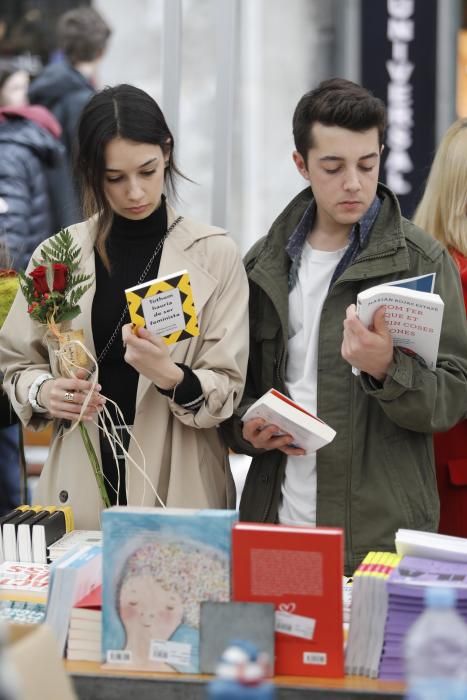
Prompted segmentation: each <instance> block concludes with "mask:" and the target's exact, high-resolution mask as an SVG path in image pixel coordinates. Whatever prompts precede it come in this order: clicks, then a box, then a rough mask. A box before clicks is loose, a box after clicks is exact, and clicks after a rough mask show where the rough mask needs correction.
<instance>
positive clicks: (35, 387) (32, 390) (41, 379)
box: [28, 372, 53, 413]
mask: <svg viewBox="0 0 467 700" xmlns="http://www.w3.org/2000/svg"><path fill="white" fill-rule="evenodd" d="M49 379H53V375H52V374H50V373H49V372H45V373H44V374H40V375H39V376H38V377H36V379H35V380H34V381H33V383H32V384H31V386H30V387H29V391H28V401H29V403H30V404H31V406H32V409H33V411H34V412H35V413H47V411H48V410H49V409H48V408H45V407H44V406H41V405H40V403H38V401H37V395H38V394H39V390H40V388H41V386H42V385H43V384H44V383H45V382H47V381H48V380H49Z"/></svg>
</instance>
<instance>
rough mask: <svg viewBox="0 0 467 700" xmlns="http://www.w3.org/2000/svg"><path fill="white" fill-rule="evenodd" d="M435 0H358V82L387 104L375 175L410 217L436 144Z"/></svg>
mask: <svg viewBox="0 0 467 700" xmlns="http://www.w3.org/2000/svg"><path fill="white" fill-rule="evenodd" d="M437 11H438V0H362V2H361V76H362V80H361V82H362V85H364V86H365V87H366V88H368V89H369V90H371V91H372V92H373V93H374V94H375V95H376V96H377V97H380V98H381V99H382V100H383V101H384V102H385V104H386V105H387V110H388V126H387V131H386V139H385V148H384V152H383V158H382V166H381V174H380V179H381V180H382V182H384V183H386V184H387V185H388V187H390V188H391V189H392V190H393V191H394V192H395V193H396V195H397V196H398V198H399V202H400V205H401V209H402V213H403V214H404V216H407V217H409V218H410V217H411V216H412V215H413V213H414V210H415V208H416V206H417V204H418V202H419V200H420V197H421V195H422V193H423V189H424V185H425V181H426V178H427V176H428V172H429V169H430V165H431V161H432V158H433V155H434V151H435V149H436V136H435V134H436V132H435V116H436V58H437V57H436V16H437Z"/></svg>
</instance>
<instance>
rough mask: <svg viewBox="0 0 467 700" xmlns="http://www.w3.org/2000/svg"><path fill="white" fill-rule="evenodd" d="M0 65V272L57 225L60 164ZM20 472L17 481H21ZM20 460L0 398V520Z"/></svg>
mask: <svg viewBox="0 0 467 700" xmlns="http://www.w3.org/2000/svg"><path fill="white" fill-rule="evenodd" d="M19 65H20V64H19V63H18V62H17V61H15V59H4V60H2V61H1V62H0V267H1V268H2V269H5V268H9V267H13V268H15V269H16V270H18V269H19V268H25V267H26V266H27V264H28V261H29V258H30V257H31V255H32V253H33V251H34V250H35V248H36V247H37V246H38V245H39V243H41V241H43V240H44V239H45V238H47V237H48V236H50V234H51V232H52V231H54V230H56V229H57V228H58V227H59V226H60V225H61V222H60V216H59V214H58V210H57V208H56V207H54V201H55V198H57V199H60V198H61V193H60V191H57V189H56V188H54V187H53V186H52V183H51V181H50V180H49V174H50V173H51V172H52V170H54V169H55V168H56V167H57V164H58V167H59V164H60V162H61V164H62V169H63V168H64V167H65V161H64V159H63V154H64V149H63V146H62V145H61V143H60V141H59V138H60V134H61V128H60V125H59V123H58V122H57V120H56V119H55V117H54V116H53V115H52V114H51V113H50V112H49V111H48V110H47V109H46V108H45V107H38V106H32V105H29V104H28V99H27V91H28V86H29V75H28V73H27V72H26V71H25V70H23V69H22V68H19V67H18V66H19ZM2 320H3V319H2ZM22 472H23V477H22V476H21V475H22ZM22 482H24V483H25V471H24V457H23V448H22V440H21V432H20V427H19V424H18V420H17V418H16V416H15V413H14V411H13V410H12V408H11V405H10V402H9V400H8V398H7V396H6V395H5V394H3V392H2V393H1V394H0V515H2V514H4V513H7V512H8V511H10V510H12V508H14V507H15V506H17V505H19V504H20V502H21V501H24V500H25V498H26V496H25V494H24V493H22V491H21V484H22Z"/></svg>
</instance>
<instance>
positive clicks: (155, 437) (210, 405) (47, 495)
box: [0, 85, 248, 529]
mask: <svg viewBox="0 0 467 700" xmlns="http://www.w3.org/2000/svg"><path fill="white" fill-rule="evenodd" d="M78 146H79V150H78V158H77V170H78V174H79V177H80V180H81V185H82V191H83V202H84V206H85V209H86V213H87V214H88V215H89V218H88V219H87V220H86V221H85V222H84V223H81V224H77V225H76V226H72V227H70V232H71V233H72V235H73V239H74V241H76V243H77V244H78V245H79V247H80V249H81V263H80V272H82V273H83V274H85V275H86V274H92V275H93V282H92V284H91V287H90V288H89V289H88V290H87V291H86V293H85V294H84V296H82V298H81V300H80V307H81V313H80V315H79V317H78V318H76V319H74V321H73V328H76V329H79V328H82V329H83V330H84V335H85V345H86V347H87V349H88V350H89V351H90V352H91V353H92V355H93V356H94V357H95V358H96V359H97V364H98V367H99V374H98V381H99V384H98V385H97V386H96V385H95V384H94V385H93V384H92V382H91V379H92V377H91V378H90V377H88V375H87V374H86V373H85V372H83V371H82V370H81V371H79V372H78V373H77V376H75V377H71V378H66V377H52V376H51V374H50V365H49V359H48V354H47V351H46V348H45V347H44V344H43V334H44V326H41V325H40V324H38V323H37V322H35V321H34V320H31V318H30V317H28V313H27V308H26V302H25V300H24V299H23V298H22V295H21V294H19V295H18V296H17V298H16V300H15V303H14V305H13V307H12V310H11V312H10V314H9V317H8V318H7V321H6V322H5V325H4V328H3V331H2V334H1V338H0V347H1V349H0V366H1V367H2V369H3V370H4V372H5V389H6V391H7V392H8V393H9V396H10V399H11V401H12V404H13V407H14V409H15V411H16V412H17V414H18V415H19V417H20V419H21V420H22V422H23V423H24V424H25V425H28V426H29V427H32V428H34V429H41V428H43V427H45V426H46V425H47V423H48V422H49V421H51V420H52V421H53V422H54V437H53V442H52V446H51V450H50V454H49V458H48V460H47V462H46V464H45V466H44V469H43V472H42V475H41V478H40V482H39V486H38V488H37V492H36V499H37V500H38V501H39V502H41V503H47V504H57V505H61V504H69V505H72V507H73V511H74V515H75V524H76V527H77V528H82V529H93V528H96V527H98V526H99V511H100V507H101V502H100V498H99V491H98V489H97V486H96V482H95V479H94V475H93V472H92V470H91V467H90V464H89V460H88V457H87V454H86V452H85V450H84V448H83V444H82V442H81V439H80V434H79V431H78V430H74V429H73V427H74V423H75V422H76V421H77V419H78V417H79V415H80V413H83V415H82V418H84V419H87V420H88V422H87V423H86V425H87V427H88V431H89V434H90V435H91V439H92V442H93V444H94V447H95V449H96V453H97V455H98V457H100V458H101V460H100V461H101V463H102V468H103V472H104V477H105V480H106V484H107V492H108V495H109V498H110V500H111V502H112V503H116V502H117V501H118V502H119V503H120V504H122V503H123V504H124V503H128V504H131V505H155V503H156V496H155V493H154V490H156V491H157V493H158V495H159V497H160V498H161V499H162V501H163V502H164V503H165V504H166V505H167V506H178V507H226V506H230V505H232V504H234V502H235V501H234V489H233V480H232V478H231V474H230V471H229V467H228V460H227V454H226V449H225V447H224V445H223V444H222V442H221V440H220V437H219V434H218V431H217V425H218V424H219V423H220V422H221V421H223V420H225V419H226V418H228V417H229V416H230V415H231V414H232V411H233V409H234V408H235V406H236V405H237V404H238V402H239V400H240V397H241V393H242V390H243V384H244V378H245V372H246V364H247V356H248V327H247V324H248V320H247V303H248V291H247V282H246V276H245V273H244V270H243V266H242V263H241V259H240V255H239V253H238V250H237V248H236V246H235V244H234V243H233V242H232V241H231V240H230V239H229V238H227V236H226V235H225V231H223V230H221V229H219V228H215V227H211V226H206V225H203V224H198V223H195V222H194V221H191V220H190V219H187V218H185V217H179V216H178V215H177V214H176V213H175V212H174V210H173V209H172V207H171V206H170V205H169V204H168V203H167V201H166V199H165V196H164V194H163V189H164V185H167V186H168V188H169V190H170V189H173V184H174V178H175V175H176V174H177V173H178V171H177V168H176V166H175V163H174V157H173V152H174V143H173V138H172V134H171V133H170V131H169V129H168V127H167V124H166V122H165V119H164V116H163V114H162V112H161V111H160V109H159V107H158V105H157V104H156V102H155V101H154V100H153V99H152V98H151V97H150V96H149V95H147V94H146V93H145V92H143V91H142V90H139V89H138V88H135V87H132V86H130V85H120V86H117V87H114V88H106V89H104V90H103V91H101V92H100V93H97V94H96V95H94V97H92V98H91V100H90V102H89V103H88V105H87V106H86V108H85V109H84V111H83V114H82V117H81V121H80V124H79V130H78ZM33 257H34V258H35V259H40V251H37V252H36V253H35V255H34V256H33ZM182 269H186V270H188V272H189V275H190V278H191V285H192V289H193V296H194V302H195V307H196V311H197V314H198V320H199V326H200V334H199V336H196V337H193V338H191V339H186V340H183V341H180V342H178V343H175V344H173V345H171V346H170V347H168V346H167V345H165V343H164V342H163V341H162V340H161V339H160V338H158V337H156V336H153V335H152V334H150V333H149V332H148V331H146V330H145V329H139V330H138V332H137V334H136V333H132V328H131V326H130V324H129V323H128V321H129V316H128V314H127V310H126V308H127V307H126V303H125V294H124V290H125V289H126V288H128V287H131V286H134V285H136V284H140V283H142V282H143V281H146V280H147V281H149V280H151V279H154V278H156V277H162V276H165V275H168V274H171V273H173V272H177V271H179V270H182ZM19 328H21V332H19V331H18V329H19ZM122 339H123V342H122ZM92 388H94V391H92V392H91V389H92ZM105 397H107V398H110V399H112V401H113V402H115V403H116V404H118V406H119V408H120V409H121V411H122V413H123V417H124V421H125V423H126V424H127V425H128V426H133V427H132V430H131V440H130V441H129V443H130V444H129V448H128V452H129V455H130V457H131V458H132V459H133V460H134V462H136V463H137V464H139V466H140V468H141V469H143V464H142V463H141V452H142V454H143V455H144V458H145V471H146V477H147V478H145V476H144V475H143V474H142V472H141V471H140V470H139V469H138V468H137V467H136V466H135V464H134V462H132V461H131V459H129V458H128V456H127V457H126V459H125V457H124V455H123V457H121V458H119V459H118V465H119V468H117V467H116V460H115V459H114V455H113V454H112V445H110V443H109V441H108V440H107V439H106V438H105V436H104V435H103V433H102V432H101V433H100V436H98V431H97V427H96V425H95V424H94V422H93V421H95V419H96V416H97V414H98V413H99V412H100V411H101V410H102V408H103V406H104V404H105V403H106V399H105ZM85 402H86V405H85V407H84V409H83V403H85ZM107 406H108V407H110V410H112V407H113V406H114V404H113V403H111V402H110V401H107ZM113 418H114V422H116V423H118V422H119V419H118V416H117V415H116V413H115V412H114V414H113ZM70 426H71V427H70ZM125 435H126V433H125V432H124V431H123V433H122V440H123V442H125ZM140 450H141V452H140ZM149 481H150V485H148V484H149ZM153 489H154V490H153Z"/></svg>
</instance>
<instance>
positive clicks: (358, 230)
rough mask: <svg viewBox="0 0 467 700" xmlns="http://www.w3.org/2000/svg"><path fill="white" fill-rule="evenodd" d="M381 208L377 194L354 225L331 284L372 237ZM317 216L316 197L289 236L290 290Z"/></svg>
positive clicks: (287, 249) (295, 280)
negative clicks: (372, 230) (373, 227)
mask: <svg viewBox="0 0 467 700" xmlns="http://www.w3.org/2000/svg"><path fill="white" fill-rule="evenodd" d="M380 209H381V200H380V198H379V197H378V196H377V195H376V196H375V198H374V200H373V202H372V203H371V206H370V207H369V208H368V209H367V210H366V212H365V213H364V215H363V216H362V218H361V219H360V221H357V223H355V224H354V225H353V226H352V230H351V231H350V235H349V242H348V245H347V249H346V251H345V253H344V255H343V256H342V258H341V260H340V261H339V264H338V265H337V267H336V269H335V271H334V275H333V277H332V280H331V284H330V285H329V286H332V284H333V283H334V282H335V281H336V279H337V278H338V277H340V275H341V274H342V273H343V272H344V270H346V269H347V267H348V266H349V265H351V264H352V263H353V261H354V260H355V258H356V257H357V255H358V254H359V253H360V251H362V250H363V249H364V248H365V247H366V245H367V243H368V240H369V238H370V233H371V228H372V226H373V224H374V222H375V219H376V217H377V216H378V213H379V210H380ZM315 216H316V202H315V200H314V199H312V200H311V202H310V204H309V205H308V207H307V208H306V209H305V212H304V213H303V216H302V218H301V219H300V221H299V223H298V226H297V227H296V228H295V230H294V232H293V233H292V235H291V236H290V238H289V241H288V243H287V246H286V248H285V250H286V252H287V255H288V256H289V258H290V260H291V265H290V270H289V290H290V289H292V288H293V287H294V286H295V283H296V282H297V278H298V270H299V267H300V261H301V258H302V251H303V247H304V245H305V242H306V239H307V236H308V234H309V232H310V231H311V229H312V227H313V222H314V220H315Z"/></svg>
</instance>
